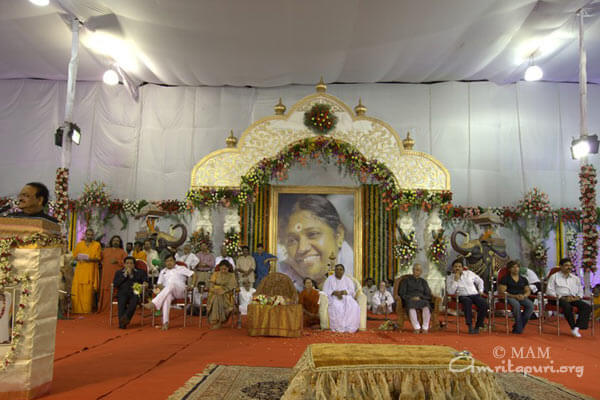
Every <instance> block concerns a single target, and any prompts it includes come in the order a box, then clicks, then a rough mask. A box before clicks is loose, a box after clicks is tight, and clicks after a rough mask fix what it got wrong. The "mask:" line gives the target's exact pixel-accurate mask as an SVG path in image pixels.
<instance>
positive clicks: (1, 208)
mask: <svg viewBox="0 0 600 400" xmlns="http://www.w3.org/2000/svg"><path fill="white" fill-rule="evenodd" d="M11 208H12V205H11V204H7V205H5V206H4V207H0V214H2V213H3V212H6V211H8V210H10V209H11Z"/></svg>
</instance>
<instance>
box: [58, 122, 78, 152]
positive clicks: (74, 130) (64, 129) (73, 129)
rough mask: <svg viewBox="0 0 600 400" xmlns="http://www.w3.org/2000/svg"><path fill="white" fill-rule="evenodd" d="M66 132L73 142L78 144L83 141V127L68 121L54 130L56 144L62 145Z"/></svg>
mask: <svg viewBox="0 0 600 400" xmlns="http://www.w3.org/2000/svg"><path fill="white" fill-rule="evenodd" d="M65 133H66V134H67V136H68V137H69V139H71V141H72V142H73V143H75V144H77V145H78V144H80V143H81V129H79V127H78V126H77V124H74V123H73V122H66V123H65V125H63V126H59V127H58V128H57V129H56V132H54V144H55V145H56V146H58V147H62V143H63V136H64V134H65Z"/></svg>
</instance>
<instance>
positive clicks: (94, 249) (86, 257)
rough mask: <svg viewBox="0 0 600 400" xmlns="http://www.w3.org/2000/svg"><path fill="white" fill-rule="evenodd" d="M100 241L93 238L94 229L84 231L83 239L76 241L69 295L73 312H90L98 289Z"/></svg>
mask: <svg viewBox="0 0 600 400" xmlns="http://www.w3.org/2000/svg"><path fill="white" fill-rule="evenodd" d="M101 251H102V249H101V248H100V243H98V242H96V241H95V240H94V231H93V230H92V229H88V230H87V231H86V232H85V240H83V241H81V242H79V243H77V245H76V246H75V250H73V258H75V259H76V260H77V266H76V267H75V274H74V275H73V286H72V287H71V297H72V302H73V312H74V313H75V314H87V313H91V312H92V307H93V303H94V292H96V291H97V290H98V263H99V262H100V257H101Z"/></svg>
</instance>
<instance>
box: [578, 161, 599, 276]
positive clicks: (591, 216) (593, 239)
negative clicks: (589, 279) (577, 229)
mask: <svg viewBox="0 0 600 400" xmlns="http://www.w3.org/2000/svg"><path fill="white" fill-rule="evenodd" d="M597 184H598V180H597V178H596V169H595V168H594V166H592V165H590V164H585V165H582V166H581V171H580V172H579V189H580V196H579V200H580V201H581V209H582V212H581V222H582V230H583V255H582V263H581V267H582V268H583V270H584V271H585V270H587V269H590V270H592V271H595V270H596V258H597V256H598V230H597V229H596V220H597V218H598V215H597V213H596V185H597Z"/></svg>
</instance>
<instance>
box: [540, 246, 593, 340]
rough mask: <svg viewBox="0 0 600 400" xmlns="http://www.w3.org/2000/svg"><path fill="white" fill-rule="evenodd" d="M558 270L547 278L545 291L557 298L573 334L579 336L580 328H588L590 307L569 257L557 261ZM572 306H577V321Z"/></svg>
mask: <svg viewBox="0 0 600 400" xmlns="http://www.w3.org/2000/svg"><path fill="white" fill-rule="evenodd" d="M559 266H560V271H559V272H556V273H554V274H552V276H550V278H549V279H548V285H547V288H546V293H547V294H548V295H549V296H553V297H556V298H557V299H558V305H559V306H560V307H561V308H562V310H563V314H564V315H565V318H566V319H567V321H568V322H569V326H570V327H571V333H572V334H573V336H575V337H578V338H580V337H581V333H579V330H580V329H587V328H588V321H589V319H590V313H591V312H592V307H591V306H590V305H589V304H588V303H586V302H585V301H583V300H582V299H581V298H582V297H583V287H582V286H581V281H580V280H579V278H578V277H577V275H575V274H573V273H571V271H572V270H573V264H572V263H571V260H570V259H569V258H563V259H561V260H560V263H559ZM573 307H577V311H578V313H577V314H578V315H577V321H575V317H574V316H573Z"/></svg>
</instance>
